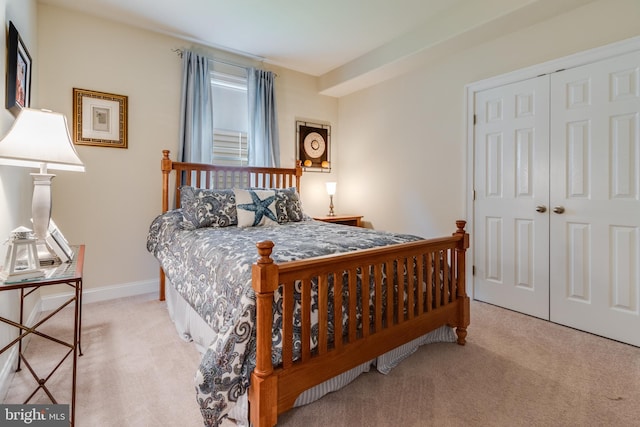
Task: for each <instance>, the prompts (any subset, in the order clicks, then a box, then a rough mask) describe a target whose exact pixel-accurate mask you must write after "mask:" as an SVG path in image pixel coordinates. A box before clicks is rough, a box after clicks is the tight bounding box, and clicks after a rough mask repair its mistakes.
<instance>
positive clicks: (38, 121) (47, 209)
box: [0, 108, 84, 241]
mask: <svg viewBox="0 0 640 427" xmlns="http://www.w3.org/2000/svg"><path fill="white" fill-rule="evenodd" d="M0 164H2V165H11V166H22V167H29V168H39V169H40V173H32V174H31V176H33V200H32V205H31V212H32V216H33V217H32V219H33V231H34V234H35V237H36V239H38V241H42V240H44V239H45V238H46V237H47V230H48V228H49V219H50V218H51V180H52V179H53V177H54V176H55V175H53V174H50V173H48V171H47V169H56V170H69V171H77V172H84V165H83V164H82V161H81V160H80V158H79V157H78V153H77V152H76V149H75V148H74V146H73V142H71V136H70V135H69V129H68V127H67V119H66V118H65V116H64V115H62V114H60V113H54V112H51V111H49V110H36V109H31V108H23V109H22V111H21V112H20V114H19V115H18V118H17V119H16V121H15V122H14V123H13V126H12V127H11V129H10V130H9V133H7V135H6V136H5V137H4V138H3V139H2V140H0Z"/></svg>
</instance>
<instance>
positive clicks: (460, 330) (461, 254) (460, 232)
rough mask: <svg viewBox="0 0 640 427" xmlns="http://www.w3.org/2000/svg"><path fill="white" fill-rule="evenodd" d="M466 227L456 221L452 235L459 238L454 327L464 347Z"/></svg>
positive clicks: (467, 313) (468, 320) (464, 222)
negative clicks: (457, 306) (456, 314)
mask: <svg viewBox="0 0 640 427" xmlns="http://www.w3.org/2000/svg"><path fill="white" fill-rule="evenodd" d="M465 225H467V221H463V220H458V221H456V227H458V229H457V230H456V232H455V233H454V234H453V235H454V236H459V237H460V240H459V241H458V245H457V246H456V266H457V269H458V271H457V272H456V276H457V277H458V293H457V297H458V300H459V301H460V305H459V311H458V324H457V327H456V334H457V335H458V344H460V345H465V343H466V338H467V326H469V323H470V309H469V297H468V296H467V291H466V280H467V279H466V274H465V272H466V265H465V257H466V251H467V248H469V234H467V233H466V232H465V231H464V227H465Z"/></svg>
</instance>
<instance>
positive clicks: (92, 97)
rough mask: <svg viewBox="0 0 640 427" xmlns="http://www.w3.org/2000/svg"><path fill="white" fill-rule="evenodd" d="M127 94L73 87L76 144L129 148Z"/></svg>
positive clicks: (74, 138) (74, 140) (74, 136)
mask: <svg viewBox="0 0 640 427" xmlns="http://www.w3.org/2000/svg"><path fill="white" fill-rule="evenodd" d="M127 101H128V98H127V96H126V95H114V94H112V93H106V92H97V91H95V90H87V89H77V88H73V142H74V143H76V144H78V145H95V146H100V147H113V148H127V146H128V145H127V144H128V143H127V109H128V107H127Z"/></svg>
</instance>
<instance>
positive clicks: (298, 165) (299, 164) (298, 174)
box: [296, 160, 302, 193]
mask: <svg viewBox="0 0 640 427" xmlns="http://www.w3.org/2000/svg"><path fill="white" fill-rule="evenodd" d="M301 177H302V160H297V161H296V189H297V190H298V193H300V178H301Z"/></svg>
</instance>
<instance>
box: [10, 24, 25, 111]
mask: <svg viewBox="0 0 640 427" xmlns="http://www.w3.org/2000/svg"><path fill="white" fill-rule="evenodd" d="M7 49H8V50H7V96H6V107H7V109H8V110H9V111H11V113H13V115H14V116H17V115H18V113H20V111H21V110H22V109H23V108H28V107H29V106H30V104H31V55H29V51H28V50H27V47H26V46H25V45H24V43H23V41H22V38H21V37H20V34H19V33H18V30H17V29H16V27H15V25H13V22H11V21H9V35H8V43H7Z"/></svg>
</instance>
